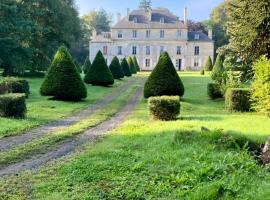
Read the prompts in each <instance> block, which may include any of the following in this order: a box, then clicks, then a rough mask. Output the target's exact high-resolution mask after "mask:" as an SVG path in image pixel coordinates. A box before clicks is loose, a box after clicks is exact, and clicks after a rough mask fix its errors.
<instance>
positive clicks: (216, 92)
mask: <svg viewBox="0 0 270 200" xmlns="http://www.w3.org/2000/svg"><path fill="white" fill-rule="evenodd" d="M207 94H208V96H209V97H210V98H211V99H218V98H222V97H223V95H222V93H221V90H220V86H219V85H218V84H216V83H209V84H208V85H207Z"/></svg>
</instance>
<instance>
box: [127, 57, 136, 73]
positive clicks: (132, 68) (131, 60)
mask: <svg viewBox="0 0 270 200" xmlns="http://www.w3.org/2000/svg"><path fill="white" fill-rule="evenodd" d="M127 61H128V65H129V68H130V72H131V73H132V74H136V73H137V70H136V66H135V64H134V62H133V58H132V57H131V56H129V57H128V60H127Z"/></svg>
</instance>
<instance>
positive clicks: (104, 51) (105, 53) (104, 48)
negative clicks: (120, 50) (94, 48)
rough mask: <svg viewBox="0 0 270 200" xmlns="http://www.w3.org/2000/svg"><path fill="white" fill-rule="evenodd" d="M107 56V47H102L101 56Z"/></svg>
mask: <svg viewBox="0 0 270 200" xmlns="http://www.w3.org/2000/svg"><path fill="white" fill-rule="evenodd" d="M107 54H108V47H107V46H104V47H103V55H107Z"/></svg>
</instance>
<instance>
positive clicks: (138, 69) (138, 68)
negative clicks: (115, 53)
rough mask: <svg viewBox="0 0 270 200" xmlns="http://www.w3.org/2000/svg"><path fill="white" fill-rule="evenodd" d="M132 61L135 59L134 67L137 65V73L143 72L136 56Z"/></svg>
mask: <svg viewBox="0 0 270 200" xmlns="http://www.w3.org/2000/svg"><path fill="white" fill-rule="evenodd" d="M132 59H133V63H134V65H135V68H136V71H137V72H139V71H141V69H140V66H139V64H138V60H137V58H136V56H133V57H132Z"/></svg>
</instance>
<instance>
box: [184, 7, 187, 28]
mask: <svg viewBox="0 0 270 200" xmlns="http://www.w3.org/2000/svg"><path fill="white" fill-rule="evenodd" d="M187 23H188V9H187V7H185V10H184V24H185V25H187Z"/></svg>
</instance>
